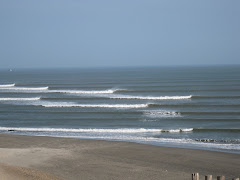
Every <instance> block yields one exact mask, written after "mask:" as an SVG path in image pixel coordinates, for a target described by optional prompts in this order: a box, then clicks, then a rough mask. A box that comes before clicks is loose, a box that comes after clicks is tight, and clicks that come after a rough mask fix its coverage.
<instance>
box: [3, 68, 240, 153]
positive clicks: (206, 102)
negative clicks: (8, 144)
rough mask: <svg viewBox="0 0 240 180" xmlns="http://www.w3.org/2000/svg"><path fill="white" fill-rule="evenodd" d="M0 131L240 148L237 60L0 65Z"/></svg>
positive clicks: (224, 149)
mask: <svg viewBox="0 0 240 180" xmlns="http://www.w3.org/2000/svg"><path fill="white" fill-rule="evenodd" d="M0 133H3V134H24V135H37V136H38V135H40V136H58V137H71V138H84V139H102V140H114V141H128V142H137V143H144V144H152V145H161V146H171V147H185V148H197V149H208V150H215V151H227V152H236V153H240V66H226V67H223V66H210V67H207V66H206V67H204V66H202V67H190V66H189V67H155V68H150V67H148V68H95V69H25V70H23V69H15V70H14V71H12V72H8V71H7V70H4V69H2V70H1V71H0Z"/></svg>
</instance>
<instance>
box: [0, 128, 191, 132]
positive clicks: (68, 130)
mask: <svg viewBox="0 0 240 180" xmlns="http://www.w3.org/2000/svg"><path fill="white" fill-rule="evenodd" d="M192 130H193V129H192V128H189V129H170V130H163V129H146V128H119V129H97V128H89V129H81V128H80V129H70V128H17V127H0V131H31V132H76V133H77V132H79V133H81V132H97V133H146V132H149V133H154V132H155V133H164V132H170V133H171V132H173V133H176V132H189V131H192Z"/></svg>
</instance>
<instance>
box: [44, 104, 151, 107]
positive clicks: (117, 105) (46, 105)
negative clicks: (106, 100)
mask: <svg viewBox="0 0 240 180" xmlns="http://www.w3.org/2000/svg"><path fill="white" fill-rule="evenodd" d="M42 106H44V107H80V108H146V107H148V105H147V104H70V103H62V104H59V103H58V104H57V103H54V104H42Z"/></svg>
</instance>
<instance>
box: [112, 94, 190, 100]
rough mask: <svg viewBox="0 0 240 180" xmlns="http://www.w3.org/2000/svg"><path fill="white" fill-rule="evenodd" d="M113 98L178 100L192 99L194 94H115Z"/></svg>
mask: <svg viewBox="0 0 240 180" xmlns="http://www.w3.org/2000/svg"><path fill="white" fill-rule="evenodd" d="M110 98H111V99H142V100H178V99H191V98H192V95H190V96H160V97H153V96H113V97H110Z"/></svg>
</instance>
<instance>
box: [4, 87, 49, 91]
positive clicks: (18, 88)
mask: <svg viewBox="0 0 240 180" xmlns="http://www.w3.org/2000/svg"><path fill="white" fill-rule="evenodd" d="M0 89H3V90H13V91H39V90H47V89H48V87H31V88H30V87H0Z"/></svg>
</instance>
